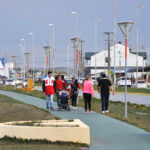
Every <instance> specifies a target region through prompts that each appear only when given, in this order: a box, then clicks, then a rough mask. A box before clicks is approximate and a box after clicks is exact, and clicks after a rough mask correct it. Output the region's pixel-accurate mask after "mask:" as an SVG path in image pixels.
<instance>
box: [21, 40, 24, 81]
mask: <svg viewBox="0 0 150 150" xmlns="http://www.w3.org/2000/svg"><path fill="white" fill-rule="evenodd" d="M21 41H22V42H23V54H24V53H25V39H21ZM23 78H24V80H25V55H23Z"/></svg>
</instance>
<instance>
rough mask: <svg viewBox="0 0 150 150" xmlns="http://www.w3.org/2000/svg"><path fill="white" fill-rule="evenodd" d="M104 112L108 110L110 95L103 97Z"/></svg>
mask: <svg viewBox="0 0 150 150" xmlns="http://www.w3.org/2000/svg"><path fill="white" fill-rule="evenodd" d="M101 101H102V111H106V110H108V104H109V95H101Z"/></svg>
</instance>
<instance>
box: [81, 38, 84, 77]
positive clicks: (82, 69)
mask: <svg viewBox="0 0 150 150" xmlns="http://www.w3.org/2000/svg"><path fill="white" fill-rule="evenodd" d="M84 42H85V40H80V43H81V53H80V54H81V58H80V59H81V70H80V71H81V74H82V75H83V74H84V59H83V43H84Z"/></svg>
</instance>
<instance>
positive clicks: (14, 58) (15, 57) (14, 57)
mask: <svg viewBox="0 0 150 150" xmlns="http://www.w3.org/2000/svg"><path fill="white" fill-rule="evenodd" d="M12 58H13V60H14V70H15V82H16V73H17V68H16V60H17V58H18V56H12Z"/></svg>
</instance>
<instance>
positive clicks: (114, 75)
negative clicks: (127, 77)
mask: <svg viewBox="0 0 150 150" xmlns="http://www.w3.org/2000/svg"><path fill="white" fill-rule="evenodd" d="M115 72H116V0H114V74H113V80H114V81H113V84H114V89H115V83H116V73H115Z"/></svg>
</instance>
